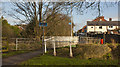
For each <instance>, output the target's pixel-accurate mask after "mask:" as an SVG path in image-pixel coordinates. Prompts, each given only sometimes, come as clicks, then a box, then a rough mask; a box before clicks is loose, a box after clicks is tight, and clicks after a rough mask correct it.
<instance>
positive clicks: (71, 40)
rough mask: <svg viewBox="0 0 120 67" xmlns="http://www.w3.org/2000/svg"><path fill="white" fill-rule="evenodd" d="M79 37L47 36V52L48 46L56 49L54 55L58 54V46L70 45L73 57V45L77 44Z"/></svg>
mask: <svg viewBox="0 0 120 67" xmlns="http://www.w3.org/2000/svg"><path fill="white" fill-rule="evenodd" d="M78 40H79V38H78V37H77V36H74V37H71V36H46V37H45V40H44V41H45V53H46V52H47V48H53V49H54V52H53V53H54V56H56V48H60V47H65V46H70V56H71V57H72V47H71V45H76V44H77V43H78Z"/></svg>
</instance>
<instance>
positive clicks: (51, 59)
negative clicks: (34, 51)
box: [21, 55, 118, 65]
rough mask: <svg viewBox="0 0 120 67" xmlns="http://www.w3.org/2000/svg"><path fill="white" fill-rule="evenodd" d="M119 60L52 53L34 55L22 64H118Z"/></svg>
mask: <svg viewBox="0 0 120 67" xmlns="http://www.w3.org/2000/svg"><path fill="white" fill-rule="evenodd" d="M117 64H118V61H117V60H100V59H78V58H64V57H55V56H50V55H43V56H39V57H34V58H32V59H30V60H28V61H25V62H22V63H21V65H117Z"/></svg>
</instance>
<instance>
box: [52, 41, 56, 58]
mask: <svg viewBox="0 0 120 67" xmlns="http://www.w3.org/2000/svg"><path fill="white" fill-rule="evenodd" d="M53 42H54V56H56V48H55V40H54V41H53Z"/></svg>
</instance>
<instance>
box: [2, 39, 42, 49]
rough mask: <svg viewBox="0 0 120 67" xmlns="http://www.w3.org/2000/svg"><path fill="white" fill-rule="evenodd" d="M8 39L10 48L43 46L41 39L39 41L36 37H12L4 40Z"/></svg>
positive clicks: (36, 47) (37, 47)
mask: <svg viewBox="0 0 120 67" xmlns="http://www.w3.org/2000/svg"><path fill="white" fill-rule="evenodd" d="M8 41H9V44H8V47H9V50H35V49H39V48H40V47H41V43H40V41H37V40H36V38H10V39H9V40H4V42H8ZM5 46H6V45H5Z"/></svg>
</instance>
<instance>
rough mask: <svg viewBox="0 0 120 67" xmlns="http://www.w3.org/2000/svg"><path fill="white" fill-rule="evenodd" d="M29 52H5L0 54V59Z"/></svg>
mask: <svg viewBox="0 0 120 67" xmlns="http://www.w3.org/2000/svg"><path fill="white" fill-rule="evenodd" d="M27 52H30V51H24V50H20V51H10V52H6V53H2V57H3V58H6V57H9V56H13V55H17V54H22V53H27Z"/></svg>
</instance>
